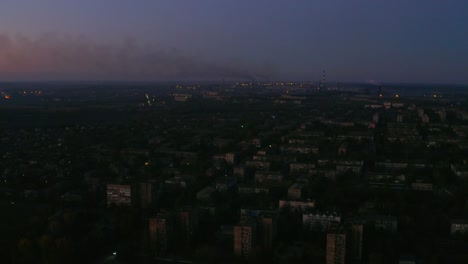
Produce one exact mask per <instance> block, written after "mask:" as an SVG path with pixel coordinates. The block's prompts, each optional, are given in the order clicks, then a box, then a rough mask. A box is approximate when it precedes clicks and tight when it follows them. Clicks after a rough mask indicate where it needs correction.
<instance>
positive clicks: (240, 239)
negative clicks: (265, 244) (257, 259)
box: [234, 220, 257, 258]
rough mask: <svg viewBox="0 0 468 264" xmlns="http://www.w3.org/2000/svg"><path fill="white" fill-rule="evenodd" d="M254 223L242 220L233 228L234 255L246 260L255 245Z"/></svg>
mask: <svg viewBox="0 0 468 264" xmlns="http://www.w3.org/2000/svg"><path fill="white" fill-rule="evenodd" d="M256 231H257V230H256V223H255V222H254V221H252V220H244V221H242V222H241V223H240V224H239V225H236V226H234V255H236V256H238V257H244V258H248V257H250V256H251V255H252V252H253V250H254V248H255V243H256Z"/></svg>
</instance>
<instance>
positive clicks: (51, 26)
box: [0, 0, 468, 84]
mask: <svg viewBox="0 0 468 264" xmlns="http://www.w3.org/2000/svg"><path fill="white" fill-rule="evenodd" d="M322 70H326V72H327V79H328V80H329V81H337V82H343V81H359V82H373V83H374V82H375V83H385V82H409V83H454V84H467V83H468V1H467V0H425V1H419V0H418V1H416V0H413V1H409V0H289V1H287V0H138V1H128V0H80V1H75V0H73V1H72V0H1V1H0V81H1V80H178V79H181V80H182V79H184V80H190V79H194V80H221V79H222V78H226V79H245V80H248V79H249V78H250V77H249V76H253V77H255V78H257V79H259V80H266V79H269V80H280V79H288V80H289V79H294V80H313V81H316V80H319V79H320V78H321V71H322Z"/></svg>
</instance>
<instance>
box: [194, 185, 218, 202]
mask: <svg viewBox="0 0 468 264" xmlns="http://www.w3.org/2000/svg"><path fill="white" fill-rule="evenodd" d="M215 191H216V189H215V188H214V187H211V186H208V187H206V188H204V189H202V190H201V191H199V192H197V200H199V201H204V202H206V201H209V200H211V197H212V195H213V193H214V192H215Z"/></svg>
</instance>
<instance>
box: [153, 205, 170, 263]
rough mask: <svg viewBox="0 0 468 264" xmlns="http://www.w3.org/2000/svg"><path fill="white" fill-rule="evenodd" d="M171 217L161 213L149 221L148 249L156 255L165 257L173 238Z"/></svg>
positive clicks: (168, 214)
mask: <svg viewBox="0 0 468 264" xmlns="http://www.w3.org/2000/svg"><path fill="white" fill-rule="evenodd" d="M172 234H173V225H172V215H171V214H170V213H165V212H161V213H159V214H157V215H156V216H155V217H152V218H150V219H149V237H150V248H151V251H153V252H154V253H155V254H156V255H165V254H166V253H167V252H168V250H169V248H170V246H171V242H172V237H173V235H172Z"/></svg>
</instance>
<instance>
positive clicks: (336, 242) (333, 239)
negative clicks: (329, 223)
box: [326, 226, 346, 264]
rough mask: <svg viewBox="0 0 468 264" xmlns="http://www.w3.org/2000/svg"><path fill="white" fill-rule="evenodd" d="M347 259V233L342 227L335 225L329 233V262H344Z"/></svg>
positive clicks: (327, 256) (341, 263)
mask: <svg viewBox="0 0 468 264" xmlns="http://www.w3.org/2000/svg"><path fill="white" fill-rule="evenodd" d="M345 260H346V233H345V231H344V229H343V228H342V227H337V226H334V227H332V228H331V229H330V230H329V231H328V234H327V254H326V263H327V264H344V263H345Z"/></svg>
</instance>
